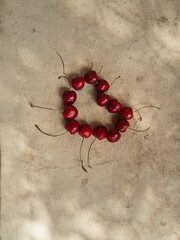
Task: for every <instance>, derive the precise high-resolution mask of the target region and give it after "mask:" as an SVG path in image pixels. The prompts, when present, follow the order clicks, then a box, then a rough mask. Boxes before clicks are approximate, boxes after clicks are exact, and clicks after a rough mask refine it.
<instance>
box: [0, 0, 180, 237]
mask: <svg viewBox="0 0 180 240" xmlns="http://www.w3.org/2000/svg"><path fill="white" fill-rule="evenodd" d="M86 4H87V5H86ZM86 4H85V5H83V4H82V3H73V2H71V3H70V2H69V1H59V2H58V1H51V2H50V1H49V2H44V1H40V2H37V1H36V2H31V1H30V2H26V4H25V3H24V4H19V3H17V2H16V1H13V2H11V4H10V3H7V5H6V7H5V13H6V11H7V13H8V14H7V17H6V19H5V21H7V23H8V21H11V19H16V20H17V19H20V20H21V21H17V24H15V25H13V27H12V26H11V25H9V24H7V23H6V24H5V23H4V24H5V26H6V28H7V29H6V34H5V33H4V35H3V36H4V37H3V38H2V42H3V43H7V42H8V41H9V40H10V39H11V38H12V36H13V38H12V39H11V41H9V44H4V45H5V46H4V49H2V55H3V57H4V59H3V60H4V61H3V62H4V63H3V64H2V66H1V68H2V78H3V79H4V81H3V83H2V84H1V91H2V92H3V94H1V105H2V110H3V111H2V112H3V114H2V115H1V122H2V123H3V130H2V133H1V136H2V163H3V164H2V236H3V237H4V239H12V236H13V239H18V240H41V239H42V240H51V239H57V240H61V239H63V240H64V239H66V240H72V239H73V240H85V239H86V240H94V239H98V240H106V239H107V240H109V239H111V240H119V239H132V240H141V239H142V240H144V239H147V240H151V239H170V238H173V239H178V229H177V227H178V224H177V223H178V222H179V216H178V211H177V209H178V208H179V206H178V204H177V202H178V201H177V188H178V185H177V177H178V174H179V166H178V156H177V152H178V136H177V130H178V125H177V122H178V119H179V118H178V113H177V108H176V107H173V106H174V105H176V104H177V96H178V93H177V86H178V78H177V77H178V76H179V71H178V58H177V56H178V54H179V47H178V44H177V42H178V40H177V37H178V35H177V31H178V30H177V29H178V24H179V22H178V17H177V16H178V15H177V9H178V6H179V3H178V1H175V0H174V1H172V3H170V2H168V1H165V2H163V6H162V3H160V2H159V1H143V0H140V1H131V2H124V1H112V2H110V1H99V2H97V1H89V2H88V1H87V3H86ZM13 9H17V11H14V10H13ZM12 10H13V11H12ZM9 13H11V14H9ZM10 15H11V16H10ZM33 29H35V31H34V30H33ZM7 40H8V41H7ZM56 51H60V52H61V55H62V56H63V59H64V61H65V65H66V71H67V74H69V76H70V77H72V76H74V75H84V73H85V72H86V71H87V69H88V66H89V65H90V62H93V63H94V69H99V67H100V66H101V65H102V64H103V65H104V67H103V69H102V72H101V76H102V77H103V78H105V79H107V80H108V81H109V82H110V81H111V80H112V79H114V77H116V76H118V75H121V78H120V79H119V80H118V81H116V83H115V84H114V85H113V87H112V88H111V90H110V92H109V94H110V95H111V96H113V97H116V98H118V99H120V100H121V102H122V103H123V104H126V103H129V104H132V105H134V104H138V103H147V104H152V105H158V106H160V107H161V111H158V112H157V111H156V110H154V109H151V110H149V109H144V110H142V116H143V121H142V122H141V123H139V122H138V123H137V124H136V125H137V126H136V127H137V128H142V129H143V128H145V127H148V126H151V129H150V131H149V132H148V133H143V134H140V133H133V132H130V131H127V133H125V134H122V138H121V141H120V142H118V143H116V144H110V143H108V142H107V141H106V140H104V141H96V144H94V145H93V147H92V151H91V163H92V166H93V169H92V170H91V169H88V173H87V174H86V173H85V172H83V171H82V170H81V168H80V162H79V147H80V142H81V137H80V136H79V135H78V134H76V135H74V136H71V135H70V134H66V135H64V136H62V137H60V138H55V139H54V138H49V137H48V136H43V135H42V134H41V133H39V132H38V131H37V130H36V129H35V128H34V123H38V124H40V126H42V128H43V129H46V131H49V132H53V131H54V132H55V131H58V130H59V131H62V129H64V127H63V126H64V120H63V118H62V116H60V114H59V113H58V114H57V112H46V111H41V110H35V109H32V108H30V107H29V105H28V102H33V103H37V104H39V105H40V104H42V105H43V106H49V107H51V106H53V107H57V108H61V107H63V103H62V100H61V99H60V96H61V95H62V92H63V91H64V90H65V89H67V88H68V82H67V80H65V79H59V80H58V76H59V75H60V74H61V73H62V68H61V62H60V61H59V59H58V58H57V56H56V54H55V52H56ZM95 97H96V93H95V91H93V89H92V86H88V85H87V86H86V88H85V90H83V91H80V92H79V93H78V100H77V103H76V104H77V105H76V106H77V108H78V109H80V114H79V121H80V123H81V124H82V123H85V122H91V124H92V126H93V127H94V126H96V125H97V124H98V125H99V124H100V123H101V124H104V125H106V126H108V127H110V126H111V124H112V121H113V123H115V121H116V116H114V115H113V116H112V115H111V116H108V113H107V111H106V110H105V109H103V108H99V107H98V106H97V105H96V104H95V101H96V99H95ZM134 123H135V121H134ZM172 123H173V124H172ZM131 124H132V125H133V121H131ZM91 141H92V139H86V141H85V142H84V146H83V150H82V154H83V159H84V160H86V158H87V150H88V147H89V145H90V143H91ZM167 145H168V146H167Z"/></svg>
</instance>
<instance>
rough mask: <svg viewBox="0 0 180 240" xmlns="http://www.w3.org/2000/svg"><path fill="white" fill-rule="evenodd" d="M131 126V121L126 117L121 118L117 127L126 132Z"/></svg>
mask: <svg viewBox="0 0 180 240" xmlns="http://www.w3.org/2000/svg"><path fill="white" fill-rule="evenodd" d="M128 127H129V122H128V121H127V120H125V119H119V120H118V121H117V123H116V129H117V130H118V131H120V132H125V131H126V129H127V128H128Z"/></svg>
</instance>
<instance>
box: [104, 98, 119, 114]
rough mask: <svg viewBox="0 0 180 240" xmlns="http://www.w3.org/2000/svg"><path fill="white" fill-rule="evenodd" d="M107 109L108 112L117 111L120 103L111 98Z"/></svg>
mask: <svg viewBox="0 0 180 240" xmlns="http://www.w3.org/2000/svg"><path fill="white" fill-rule="evenodd" d="M107 109H108V111H109V112H110V113H117V112H119V111H120V109H121V104H120V102H119V101H118V100H117V99H112V100H111V101H110V102H109V103H108V106H107Z"/></svg>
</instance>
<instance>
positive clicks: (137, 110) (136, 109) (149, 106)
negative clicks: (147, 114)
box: [136, 106, 160, 111]
mask: <svg viewBox="0 0 180 240" xmlns="http://www.w3.org/2000/svg"><path fill="white" fill-rule="evenodd" d="M143 108H156V109H158V110H160V108H159V107H156V106H144V107H141V108H138V109H136V111H139V110H141V109H143Z"/></svg>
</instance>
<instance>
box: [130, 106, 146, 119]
mask: <svg viewBox="0 0 180 240" xmlns="http://www.w3.org/2000/svg"><path fill="white" fill-rule="evenodd" d="M127 106H130V107H132V108H134V109H135V111H134V112H137V113H138V115H139V120H140V121H142V117H141V114H140V112H139V109H137V108H135V107H134V106H132V105H130V104H127Z"/></svg>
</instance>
